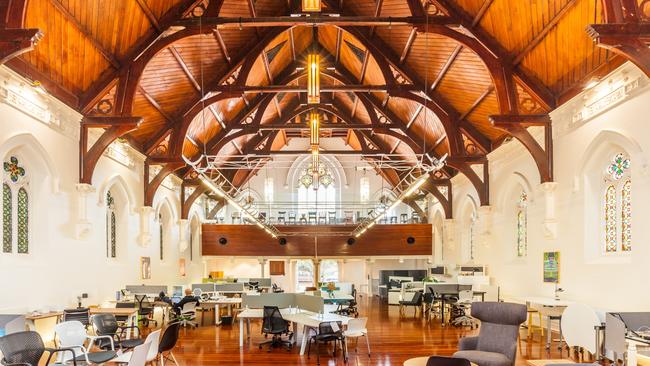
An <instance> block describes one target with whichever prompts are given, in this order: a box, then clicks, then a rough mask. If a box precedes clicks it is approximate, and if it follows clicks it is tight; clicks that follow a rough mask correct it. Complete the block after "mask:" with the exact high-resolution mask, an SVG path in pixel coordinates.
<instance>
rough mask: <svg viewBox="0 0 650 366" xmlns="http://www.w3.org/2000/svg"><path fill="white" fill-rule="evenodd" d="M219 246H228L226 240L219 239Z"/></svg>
mask: <svg viewBox="0 0 650 366" xmlns="http://www.w3.org/2000/svg"><path fill="white" fill-rule="evenodd" d="M219 244H221V245H226V244H228V239H226V238H224V237H223V236H222V237H220V238H219Z"/></svg>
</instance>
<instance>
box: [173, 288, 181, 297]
mask: <svg viewBox="0 0 650 366" xmlns="http://www.w3.org/2000/svg"><path fill="white" fill-rule="evenodd" d="M172 297H183V286H174V287H173V290H172Z"/></svg>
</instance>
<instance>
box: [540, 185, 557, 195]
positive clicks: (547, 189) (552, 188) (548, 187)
mask: <svg viewBox="0 0 650 366" xmlns="http://www.w3.org/2000/svg"><path fill="white" fill-rule="evenodd" d="M557 186H558V183H557V182H544V183H542V184H540V185H539V189H540V190H541V191H542V192H544V193H551V192H555V190H556V189H557Z"/></svg>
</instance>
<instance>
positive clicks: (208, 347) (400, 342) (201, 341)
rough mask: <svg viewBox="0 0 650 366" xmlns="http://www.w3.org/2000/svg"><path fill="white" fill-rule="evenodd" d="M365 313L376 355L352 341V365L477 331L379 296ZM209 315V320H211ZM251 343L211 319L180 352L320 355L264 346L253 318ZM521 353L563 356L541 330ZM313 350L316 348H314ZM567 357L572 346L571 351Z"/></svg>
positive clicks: (392, 360)
mask: <svg viewBox="0 0 650 366" xmlns="http://www.w3.org/2000/svg"><path fill="white" fill-rule="evenodd" d="M360 305H361V306H360V309H359V310H360V313H361V314H360V316H367V317H368V318H369V319H368V331H369V336H370V346H371V351H372V355H371V357H368V355H367V354H366V352H365V343H363V340H361V341H360V343H359V353H356V352H354V345H353V343H352V344H350V345H349V348H350V359H349V362H348V365H386V366H388V365H402V363H403V362H404V360H406V359H409V358H412V357H418V356H427V355H451V354H452V353H453V352H454V351H455V350H456V345H457V343H458V339H459V338H460V337H462V336H464V335H472V334H474V333H476V332H477V331H476V330H474V331H471V330H469V329H466V330H463V329H459V328H455V327H441V325H440V320H439V319H437V320H436V319H434V320H431V321H426V320H423V319H422V317H421V316H420V315H419V314H418V316H417V317H413V315H412V314H413V313H412V310H409V311H407V312H406V314H407V315H406V316H402V317H400V315H399V311H398V307H397V306H388V305H384V304H381V303H380V302H379V300H378V299H377V298H373V299H367V298H362V299H361V300H360ZM208 320H212V319H208V318H207V317H206V324H207V322H208ZM251 334H252V335H253V336H252V338H251V343H250V344H245V345H244V347H243V348H239V324H238V323H237V324H235V325H232V326H220V327H215V326H214V325H206V326H203V327H199V328H197V329H190V328H187V329H182V330H181V335H180V340H179V343H178V345H177V347H176V349H175V350H174V354H175V356H176V358H177V360H178V362H179V364H181V365H243V364H245V365H316V355H315V354H312V356H311V357H310V358H309V359H308V358H307V355H304V356H300V355H299V351H300V349H299V348H300V347H299V346H298V347H294V349H293V350H292V351H291V352H287V351H286V350H284V349H279V348H278V349H275V350H274V351H273V352H270V353H269V352H267V349H266V348H265V349H264V350H259V349H258V347H257V344H258V343H259V342H262V341H264V337H263V336H262V335H261V334H260V324H259V322H258V323H254V325H253V324H251ZM521 335H522V337H520V338H521V341H520V346H519V349H518V353H517V362H516V365H517V366H523V365H526V360H527V359H548V358H560V352H559V351H558V350H557V347H555V346H554V347H552V350H551V352H550V353H548V352H547V351H546V350H545V347H544V344H543V343H541V341H540V336H539V335H535V339H534V340H533V341H532V342H526V334H525V331H524V330H522V332H521ZM312 350H313V349H312ZM565 357H566V352H565ZM321 365H344V363H343V358H342V357H341V356H340V355H338V356H337V359H334V358H333V357H332V356H331V352H329V354H326V353H325V351H324V350H322V354H321Z"/></svg>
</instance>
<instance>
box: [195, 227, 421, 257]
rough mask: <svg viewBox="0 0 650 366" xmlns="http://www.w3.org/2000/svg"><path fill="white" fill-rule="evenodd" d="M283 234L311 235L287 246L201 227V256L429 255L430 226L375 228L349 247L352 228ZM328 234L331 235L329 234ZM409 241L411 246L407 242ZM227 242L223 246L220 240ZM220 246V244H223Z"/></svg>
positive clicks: (249, 230) (247, 232)
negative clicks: (410, 240)
mask: <svg viewBox="0 0 650 366" xmlns="http://www.w3.org/2000/svg"><path fill="white" fill-rule="evenodd" d="M277 228H278V229H279V230H280V231H281V232H283V233H287V234H289V233H297V232H301V233H305V232H306V231H309V232H310V233H311V232H313V233H314V234H304V235H299V236H298V235H296V236H292V235H287V236H286V237H284V238H285V239H286V240H287V242H286V244H285V245H280V239H279V238H278V239H273V238H271V237H270V236H269V235H268V234H267V233H266V232H264V230H262V229H260V228H259V227H257V226H255V225H219V224H203V235H202V246H203V255H210V256H247V257H250V256H255V257H257V256H261V257H314V256H316V255H318V256H319V257H334V256H364V257H368V256H402V255H403V256H408V255H431V254H432V246H431V243H432V241H431V240H432V239H431V230H432V226H431V224H404V225H398V224H395V225H375V226H374V227H373V228H372V229H370V230H368V231H367V232H366V233H365V234H364V235H362V236H361V237H359V238H355V242H354V244H352V245H349V244H348V243H347V240H348V238H349V237H348V236H341V235H340V234H336V235H334V234H332V233H343V232H351V231H352V227H351V226H340V225H323V226H321V225H313V226H278V227H277ZM328 233H330V234H328ZM409 237H412V238H413V239H415V241H414V242H413V243H412V244H409V243H408V242H407V239H408V238H409ZM221 238H224V239H225V240H226V242H225V244H221V243H220V239H221ZM222 242H223V240H222Z"/></svg>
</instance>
